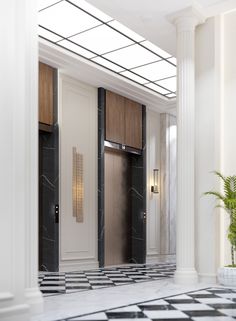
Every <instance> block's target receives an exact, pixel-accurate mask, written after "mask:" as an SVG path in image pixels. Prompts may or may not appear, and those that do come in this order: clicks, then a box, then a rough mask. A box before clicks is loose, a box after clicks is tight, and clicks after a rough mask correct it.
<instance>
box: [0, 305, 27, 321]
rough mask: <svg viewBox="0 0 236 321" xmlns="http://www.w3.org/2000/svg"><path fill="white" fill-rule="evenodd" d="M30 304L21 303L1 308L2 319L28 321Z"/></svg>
mask: <svg viewBox="0 0 236 321" xmlns="http://www.w3.org/2000/svg"><path fill="white" fill-rule="evenodd" d="M29 318H30V313H29V305H28V304H19V305H12V306H9V307H4V308H0V320H1V321H26V320H29Z"/></svg>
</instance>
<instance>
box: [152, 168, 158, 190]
mask: <svg viewBox="0 0 236 321" xmlns="http://www.w3.org/2000/svg"><path fill="white" fill-rule="evenodd" d="M158 174H159V169H156V168H155V169H154V170H153V185H152V186H151V191H152V193H159V188H158Z"/></svg>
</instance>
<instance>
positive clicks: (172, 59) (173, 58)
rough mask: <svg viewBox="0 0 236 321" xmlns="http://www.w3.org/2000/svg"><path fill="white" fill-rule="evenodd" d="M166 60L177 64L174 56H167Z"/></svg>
mask: <svg viewBox="0 0 236 321" xmlns="http://www.w3.org/2000/svg"><path fill="white" fill-rule="evenodd" d="M167 60H168V61H170V62H172V64H175V65H177V59H176V58H175V57H171V58H168V59H167Z"/></svg>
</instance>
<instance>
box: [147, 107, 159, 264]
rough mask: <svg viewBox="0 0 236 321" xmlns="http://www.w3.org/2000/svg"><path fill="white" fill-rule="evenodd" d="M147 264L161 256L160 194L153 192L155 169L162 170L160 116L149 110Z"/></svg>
mask: <svg viewBox="0 0 236 321" xmlns="http://www.w3.org/2000/svg"><path fill="white" fill-rule="evenodd" d="M146 121H147V137H146V141H147V262H156V260H157V259H158V256H159V255H160V194H153V193H152V192H151V185H152V184H153V169H154V168H158V169H160V114H159V113H158V112H155V111H153V110H150V109H148V108H147V115H146Z"/></svg>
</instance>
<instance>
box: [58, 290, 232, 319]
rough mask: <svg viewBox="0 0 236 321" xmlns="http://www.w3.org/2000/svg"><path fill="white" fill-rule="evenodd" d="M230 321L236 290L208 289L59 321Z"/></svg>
mask: <svg viewBox="0 0 236 321" xmlns="http://www.w3.org/2000/svg"><path fill="white" fill-rule="evenodd" d="M114 319H115V320H116V321H118V320H119V321H128V320H134V319H136V320H139V321H164V320H165V321H188V320H193V321H232V320H235V319H236V289H234V290H233V289H227V288H217V287H216V288H207V289H204V290H200V291H196V292H189V293H187V294H182V295H177V296H169V297H166V298H164V299H158V300H152V301H148V302H147V301H146V302H142V303H138V304H132V305H128V306H125V307H120V308H116V309H111V310H106V311H103V312H99V313H93V314H87V315H84V316H78V317H73V318H69V319H63V320H61V321H108V320H109V321H110V320H111V321H112V320H114Z"/></svg>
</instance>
